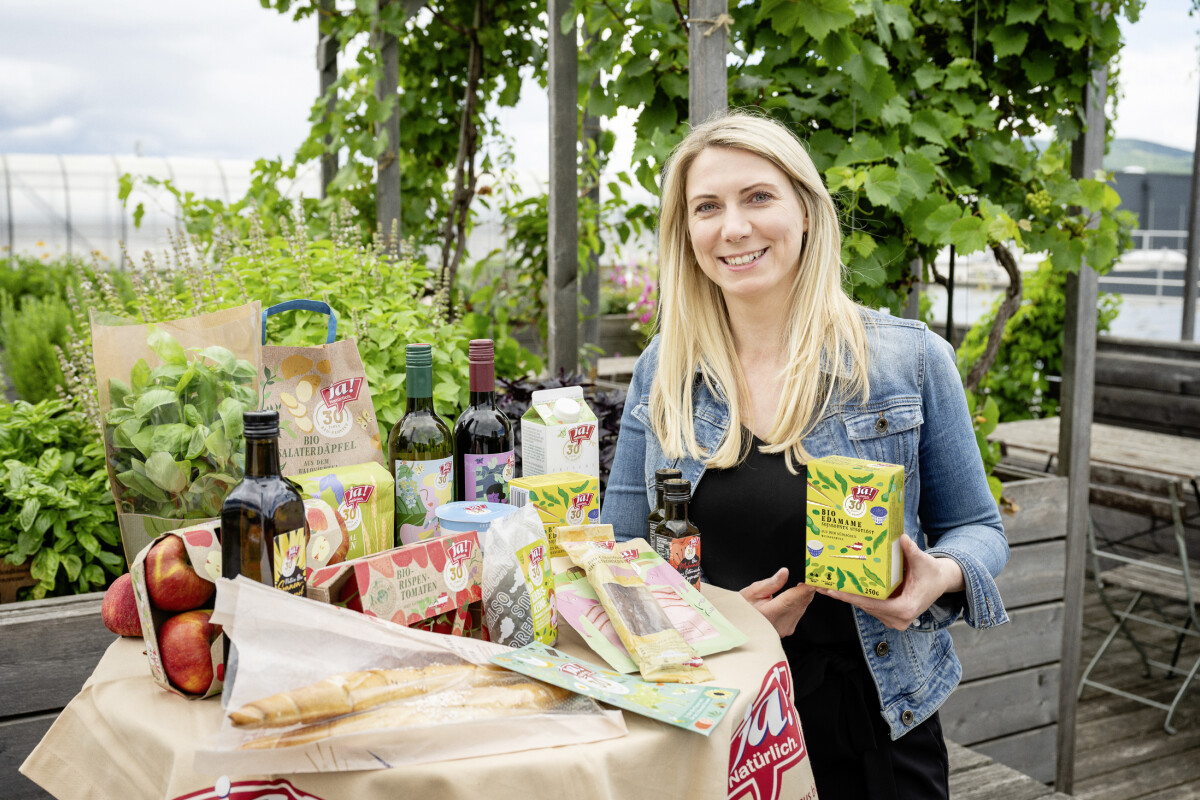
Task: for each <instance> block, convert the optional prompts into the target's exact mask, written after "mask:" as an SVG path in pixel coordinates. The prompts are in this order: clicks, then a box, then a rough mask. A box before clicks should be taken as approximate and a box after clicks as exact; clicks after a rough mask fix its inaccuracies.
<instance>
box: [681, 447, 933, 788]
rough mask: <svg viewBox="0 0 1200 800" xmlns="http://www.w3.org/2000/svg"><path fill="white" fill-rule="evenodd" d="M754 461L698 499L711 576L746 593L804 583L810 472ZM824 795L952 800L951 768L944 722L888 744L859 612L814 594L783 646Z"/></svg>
mask: <svg viewBox="0 0 1200 800" xmlns="http://www.w3.org/2000/svg"><path fill="white" fill-rule="evenodd" d="M743 435H745V436H748V437H751V438H752V446H751V449H750V454H749V455H748V456H747V457H746V460H745V461H743V462H742V463H741V464H739V465H738V466H737V467H735V468H733V469H710V470H708V471H707V472H705V473H704V477H703V479H702V480H701V481H700V482H699V483H698V484H697V486H696V490H695V493H694V494H693V495H692V501H691V507H690V513H689V517H690V519H691V521H692V522H693V523H694V524H695V525H696V527H697V528H699V529H700V543H701V544H700V560H701V567H702V568H703V570H704V576H705V578H706V579H707V580H708V581H709V582H710V583H713V584H715V585H716V586H720V587H721V588H723V589H729V590H732V591H739V590H741V589H743V588H745V587H746V586H749V585H750V584H751V583H754V582H755V581H760V580H763V579H764V578H769V577H771V576H772V575H774V574H775V572H776V571H777V570H778V569H779V568H780V567H787V568H788V573H789V574H788V585H789V586H791V585H795V584H796V583H797V582H800V581H802V580H803V579H804V541H805V513H806V508H805V501H806V494H807V486H808V484H807V479H806V475H807V471H806V469H805V468H804V467H800V468H799V471H798V474H795V475H793V474H792V473H790V472H788V469H787V463H786V461H785V459H784V456H783V454H782V453H779V454H770V455H768V454H764V453H761V452H759V450H758V448H759V446H760V445H762V444H763V442H762V440H761V439H759V438H758V437H756V436H753V434H751V433H750V432H749V431H744V433H743ZM781 644H782V645H783V651H784V653H785V654H786V655H787V658H788V664H789V666H790V667H791V672H792V684H793V692H794V695H795V699H796V708H797V710H798V711H799V712H800V719H801V723H802V725H803V728H804V734H805V737H804V738H805V742H806V744H807V746H808V749H809V754H810V756H811V763H812V767H813V772H814V775H815V777H816V782H817V787H818V791H819V792H821V793H822V796H824V794H826V793H828V792H830V791H832V792H833V795H832V796H836V797H839V798H860V797H861V798H871V800H881V799H883V798H907V797H921V798H926V797H931V798H932V797H944V796H945V794H944V792H945V788H944V786H945V781H946V778H945V775H946V774H947V772H946V770H948V767H947V766H946V765H947V761H946V756H945V745H944V744H942V737H941V728H940V722H939V721H938V719H937V717H936V715H935V716H934V717H933V718H932V719H930V720H927V721H926V722H925V723H922V725H920V726H918V728H917V729H916V730H919V731H920V734H919V735H917V736H914V735H913V733H914V732H915V731H913V732H910V733H909V734H908V735H905V736H904V737H902V738H901V739H900V740H899V741H897V742H891V741H889V736H888V729H887V725H886V723H885V722H884V721H883V717H882V715H881V714H880V713H879V697H878V694H877V693H876V691H875V686H874V683H873V681H872V680H871V676H870V673H869V672H868V671H867V666H866V661H865V660H864V657H863V653H862V645H861V644H860V643H859V639H858V631H857V629H856V627H855V624H854V611H853V608H852V607H851V606H850V605H849V604H847V603H843V602H840V601H838V600H831V599H829V598H828V597H825V596H824V595H820V594H817V595H814V596H813V599H812V603H811V605H809V607H808V609H807V610H806V611H805V612H804V616H803V617H801V618H800V622H799V623H798V624H797V626H796V631H795V632H794V633H793V634H792V635H791V636H785V637H783V638H782V639H781Z"/></svg>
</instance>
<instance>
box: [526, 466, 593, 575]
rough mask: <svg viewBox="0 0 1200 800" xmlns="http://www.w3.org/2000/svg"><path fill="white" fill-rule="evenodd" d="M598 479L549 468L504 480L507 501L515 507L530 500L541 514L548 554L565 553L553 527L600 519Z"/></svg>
mask: <svg viewBox="0 0 1200 800" xmlns="http://www.w3.org/2000/svg"><path fill="white" fill-rule="evenodd" d="M599 498H600V481H599V480H598V479H597V478H596V477H595V476H593V475H584V474H583V473H581V472H552V473H550V474H549V475H533V476H527V477H524V478H514V479H513V480H512V481H510V482H509V484H508V502H509V503H510V504H512V505H514V506H516V507H517V508H521V507H522V506H526V505H530V504H532V505H533V506H534V507H535V508H537V511H538V516H539V517H541V518H542V527H543V528H544V529H545V531H546V541H547V542H549V543H550V557H551V558H558V557H560V556H565V555H566V554H567V552H566V551H565V550H563V549H562V547H561V546H560V545H559V543H558V535H557V533H555V530H554V529H555V528H557V527H558V526H559V525H594V524H596V523H598V522H599V521H600V500H599Z"/></svg>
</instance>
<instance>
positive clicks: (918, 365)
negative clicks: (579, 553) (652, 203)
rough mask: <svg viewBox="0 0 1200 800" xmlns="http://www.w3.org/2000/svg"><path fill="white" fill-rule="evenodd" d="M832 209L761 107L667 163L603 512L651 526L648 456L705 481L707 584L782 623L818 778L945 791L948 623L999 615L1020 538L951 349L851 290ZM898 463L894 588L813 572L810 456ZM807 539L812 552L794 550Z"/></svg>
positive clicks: (830, 783)
mask: <svg viewBox="0 0 1200 800" xmlns="http://www.w3.org/2000/svg"><path fill="white" fill-rule="evenodd" d="M840 252H841V233H840V230H839V227H838V218H837V212H836V210H835V208H834V205H833V202H832V200H831V199H830V196H829V192H828V191H827V190H826V188H825V186H824V184H823V183H822V181H821V176H820V174H819V173H818V172H817V170H816V168H815V167H814V166H813V163H812V160H811V159H810V158H809V157H808V154H807V152H806V151H805V149H804V147H803V145H801V143H800V142H799V141H798V140H797V139H796V137H795V136H793V135H792V133H791V132H790V131H789V130H788V129H787V128H785V127H784V126H783V125H781V124H779V123H777V122H774V121H772V120H770V119H767V118H765V117H761V116H756V115H752V114H747V113H738V112H735V113H731V114H729V115H727V116H725V117H723V118H719V119H716V120H713V121H710V122H708V123H705V124H704V125H701V126H699V127H697V128H695V129H694V130H693V131H692V132H691V133H690V134H689V135H688V136H687V137H686V138H685V139H684V140H683V141H682V142H681V143H680V144H679V145H678V147H676V149H675V151H674V153H673V154H672V156H671V158H670V160H669V161H668V162H667V165H666V167H665V169H664V171H663V179H662V209H661V212H660V224H659V277H660V281H661V283H660V286H661V298H660V311H659V319H658V330H659V333H658V335H657V336H656V337H655V338H654V340H653V341H652V342H651V344H650V346H649V347H648V348H647V350H646V352H645V353H643V354H642V357H641V358H640V359H639V360H638V363H637V367H636V368H635V370H634V375H633V380H632V382H631V384H630V387H629V394H628V396H627V398H626V401H625V411H624V414H623V416H622V420H621V431H620V437H619V440H618V443H617V452H616V457H615V459H614V463H613V468H612V472H611V474H610V476H609V482H608V488H607V491H606V494H605V498H604V507H603V512H602V515H601V518H602V520H603V521H604V522H608V523H611V524H612V525H613V526H614V528H615V530H616V532H617V536H618V538H619V539H622V540H625V539H630V538H633V537H635V536H642V535H644V531H645V519H646V515H647V514H648V513H649V510H650V508H649V504H650V502H651V500H652V499H653V483H654V472H655V470H657V469H659V468H663V467H677V468H678V469H680V470H682V472H683V477H684V478H685V479H687V480H689V481H691V483H692V487H693V495H692V501H691V508H690V513H691V519H692V521H693V522H695V523H696V525H697V526H698V527H699V528H700V531H701V534H702V537H701V541H702V547H701V568H702V570H703V573H704V576H705V580H707V581H710V582H712V583H714V584H716V585H718V586H721V587H724V588H726V589H733V590H738V591H740V592H741V593H742V595H743V596H744V597H745V598H746V599H747V600H749V601H750V602H751V603H752V604H754V605H755V606H756V607H757V608H758V610H759V611H760V612H762V614H763V615H765V616H766V617H767V618H768V619H769V620H770V621H771V623H772V624H773V625H774V627H775V630H776V631H777V632H778V634H779V636H780V637H781V639H782V644H783V648H784V651H785V652H786V653H787V655H788V661H789V663H790V666H791V671H792V679H793V686H794V691H795V697H796V706H797V708H798V709H799V711H800V717H801V721H802V724H803V726H804V731H805V740H806V743H807V744H808V747H809V753H810V756H811V760H812V766H813V771H814V774H815V775H816V779H817V787H818V791H819V792H820V793H821V795H822V796H823V797H825V796H828V797H837V798H855V797H864V798H867V797H869V798H934V797H943V798H944V797H948V791H949V790H948V764H947V759H946V748H945V743H944V740H943V737H942V731H941V724H940V721H939V718H938V715H937V709H938V707H939V706H940V705H941V704H942V702H943V701H945V699H946V698H947V697H948V696H949V695H950V693H951V691H953V689H954V687H955V686H956V685H957V684H958V680H959V678H960V676H961V674H962V669H961V667H960V665H959V662H958V659H957V657H956V656H955V654H954V648H953V645H952V644H951V641H950V635H949V634H948V633H947V631H946V628H947V626H949V625H950V623H951V622H953V621H954V620H955V619H957V618H958V616H959V615H960V614H962V615H963V616H964V617H965V619H966V621H967V622H968V624H970V625H972V626H973V627H976V628H987V627H991V626H993V625H998V624H1001V623H1003V622H1006V621H1007V619H1008V617H1007V614H1006V613H1005V611H1004V605H1003V603H1002V602H1001V599H1000V594H999V592H998V591H997V589H996V585H995V582H994V580H993V579H994V577H995V575H996V574H998V573H999V572H1000V570H1001V569H1002V568H1003V567H1004V565H1005V563H1006V562H1007V561H1008V543H1007V541H1006V539H1005V537H1004V531H1003V527H1002V525H1001V522H1000V516H999V513H998V511H997V508H996V504H995V502H994V501H993V500H992V497H991V494H990V493H989V491H988V487H987V480H986V478H985V475H984V471H983V465H982V461H981V459H980V456H979V451H978V448H977V446H976V444H975V435H974V432H973V430H972V427H971V421H970V418H969V415H968V412H967V406H966V399H965V395H964V392H963V388H962V384H961V382H960V380H959V376H958V372H957V370H956V369H955V366H954V358H953V352H952V351H951V349H950V347H949V346H948V345H947V344H946V343H945V342H944V341H942V340H941V339H939V338H938V337H937V336H936V335H934V334H933V333H931V332H930V331H929V330H928V329H927V328H926V327H925V325H923V324H921V323H919V322H914V321H910V320H903V319H896V318H894V317H891V316H887V315H884V314H880V313H876V312H873V311H869V310H867V309H864V308H862V307H860V306H858V305H857V304H855V303H854V301H853V300H851V299H850V297H848V296H847V295H846V293H845V292H844V290H843V288H842V277H843V275H842V271H843V265H842V264H841V261H840ZM834 454H841V455H849V456H858V457H863V458H870V459H873V460H878V461H886V462H890V463H894V464H901V465H903V466H904V468H905V500H906V504H905V514H904V530H905V534H906V535H905V536H904V537H903V538H902V540H901V543H902V549H903V552H904V556H905V560H906V571H905V577H904V580H903V582H902V584H901V586H900V588H899V589H898V590H897V591H896V592H895V593H894V594H893V595H892V596H891V597H890V598H887V599H884V600H879V599H871V598H864V597H859V596H856V595H847V594H842V593H839V592H834V591H826V590H814V589H813V588H812V587H809V586H805V585H804V584H803V583H799V581H801V580H802V578H803V574H802V573H803V560H802V558H800V557H799V556H797V555H794V554H796V553H799V552H802V549H801V547H802V542H803V539H804V538H805V537H804V530H805V492H806V486H805V467H804V465H805V463H806V462H807V460H808V459H809V458H816V457H820V456H826V455H834ZM798 545H799V546H798Z"/></svg>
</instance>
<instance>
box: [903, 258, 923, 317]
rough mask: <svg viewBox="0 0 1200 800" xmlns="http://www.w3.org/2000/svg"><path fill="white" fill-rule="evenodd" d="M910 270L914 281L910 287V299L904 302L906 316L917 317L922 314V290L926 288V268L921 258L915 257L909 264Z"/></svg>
mask: <svg viewBox="0 0 1200 800" xmlns="http://www.w3.org/2000/svg"><path fill="white" fill-rule="evenodd" d="M908 271H909V272H910V273H911V274H912V276H913V283H912V286H910V287H909V289H908V300H907V301H906V302H905V303H904V318H905V319H917V318H919V317H920V316H921V292H922V291H923V290H924V286H923V283H924V281H923V278H924V273H925V270H924V268H923V265H922V263H921V259H919V258H914V259H913V260H912V262H911V263H909V265H908Z"/></svg>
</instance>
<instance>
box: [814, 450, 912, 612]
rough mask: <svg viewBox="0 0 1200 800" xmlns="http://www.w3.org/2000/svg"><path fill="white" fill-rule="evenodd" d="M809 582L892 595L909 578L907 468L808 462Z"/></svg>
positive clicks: (836, 460)
mask: <svg viewBox="0 0 1200 800" xmlns="http://www.w3.org/2000/svg"><path fill="white" fill-rule="evenodd" d="M806 525H807V530H806V531H805V537H806V539H807V541H806V542H805V545H806V547H805V549H806V553H805V570H804V575H805V581H806V582H807V583H808V584H810V585H812V586H820V587H825V588H828V589H836V590H838V591H840V592H851V593H853V594H858V595H863V596H864V597H887V596H889V595H890V594H891V593H892V591H893V590H894V589H895V588H896V586H897V585H898V584H899V583H900V580H901V578H903V577H904V556H903V554H902V552H901V550H900V534H902V533H904V467H901V466H897V465H896V464H884V463H881V462H878V461H867V460H865V459H862V458H849V457H847V456H828V457H826V458H815V459H813V460H812V461H809V462H808V520H807V523H806Z"/></svg>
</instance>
